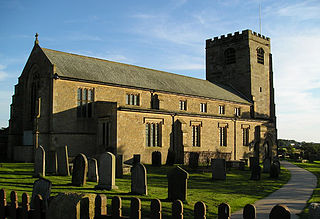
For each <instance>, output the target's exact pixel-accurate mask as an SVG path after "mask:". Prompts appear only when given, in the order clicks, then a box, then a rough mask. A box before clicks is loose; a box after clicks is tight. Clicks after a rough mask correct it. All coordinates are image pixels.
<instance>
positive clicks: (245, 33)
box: [206, 30, 270, 47]
mask: <svg viewBox="0 0 320 219" xmlns="http://www.w3.org/2000/svg"><path fill="white" fill-rule="evenodd" d="M250 35H252V36H256V37H258V38H261V39H264V40H266V41H270V38H269V37H266V36H264V35H261V34H259V33H257V32H253V31H252V30H243V31H242V32H241V33H240V32H239V31H237V32H235V33H234V34H232V33H228V34H227V35H221V36H220V37H214V38H213V39H207V40H206V46H207V47H208V46H210V45H212V44H216V43H222V42H226V41H234V40H235V41H236V40H242V39H244V38H248V37H249V36H250Z"/></svg>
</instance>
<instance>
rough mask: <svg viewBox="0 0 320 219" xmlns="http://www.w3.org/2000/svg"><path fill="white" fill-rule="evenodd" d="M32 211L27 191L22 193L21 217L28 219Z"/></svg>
mask: <svg viewBox="0 0 320 219" xmlns="http://www.w3.org/2000/svg"><path fill="white" fill-rule="evenodd" d="M29 211H30V197H29V195H28V194H27V193H23V194H22V207H21V215H20V216H21V218H22V219H28V215H29Z"/></svg>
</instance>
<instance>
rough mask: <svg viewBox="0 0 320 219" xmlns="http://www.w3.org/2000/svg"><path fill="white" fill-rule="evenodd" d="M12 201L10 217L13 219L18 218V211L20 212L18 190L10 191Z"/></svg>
mask: <svg viewBox="0 0 320 219" xmlns="http://www.w3.org/2000/svg"><path fill="white" fill-rule="evenodd" d="M10 201H11V205H10V218H12V219H17V218H18V217H17V213H18V207H19V206H18V195H17V193H16V191H12V192H11V193H10Z"/></svg>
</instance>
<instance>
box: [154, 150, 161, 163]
mask: <svg viewBox="0 0 320 219" xmlns="http://www.w3.org/2000/svg"><path fill="white" fill-rule="evenodd" d="M152 166H157V167H159V166H161V152H160V151H154V152H152Z"/></svg>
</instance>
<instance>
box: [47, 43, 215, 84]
mask: <svg viewBox="0 0 320 219" xmlns="http://www.w3.org/2000/svg"><path fill="white" fill-rule="evenodd" d="M41 49H44V50H50V51H53V52H58V53H64V54H68V55H73V56H79V57H83V58H88V59H95V60H98V61H104V62H109V63H115V64H120V65H126V66H131V67H136V68H141V69H146V70H152V71H156V72H160V73H165V74H170V75H178V76H180V77H185V78H191V79H195V80H201V81H207V82H209V83H212V84H215V85H217V86H219V85H218V84H217V83H214V82H211V81H208V80H205V79H201V78H195V77H191V76H186V75H181V74H177V73H172V72H167V71H161V70H157V69H153V68H147V67H142V66H138V65H133V64H127V63H122V62H116V61H111V60H107V59H102V58H96V57H92V56H85V55H79V54H75V53H70V52H62V51H58V50H54V49H48V48H43V47H41Z"/></svg>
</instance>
